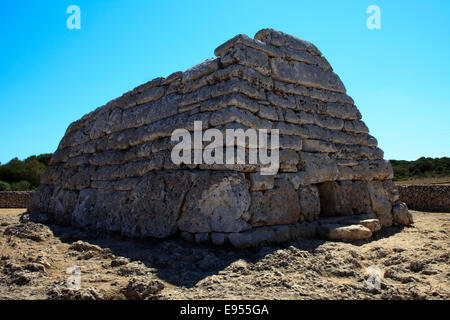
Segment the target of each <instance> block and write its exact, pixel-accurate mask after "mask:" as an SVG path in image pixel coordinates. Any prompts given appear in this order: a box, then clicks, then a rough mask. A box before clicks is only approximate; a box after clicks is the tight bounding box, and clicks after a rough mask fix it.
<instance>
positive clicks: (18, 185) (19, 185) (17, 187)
mask: <svg viewBox="0 0 450 320" xmlns="http://www.w3.org/2000/svg"><path fill="white" fill-rule="evenodd" d="M11 190H12V191H29V190H31V183H29V182H28V181H25V180H22V181H19V182H13V183H11Z"/></svg>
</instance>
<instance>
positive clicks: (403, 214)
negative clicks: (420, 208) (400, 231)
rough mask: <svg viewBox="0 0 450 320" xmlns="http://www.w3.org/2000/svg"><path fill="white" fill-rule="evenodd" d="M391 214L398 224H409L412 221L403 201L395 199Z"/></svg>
mask: <svg viewBox="0 0 450 320" xmlns="http://www.w3.org/2000/svg"><path fill="white" fill-rule="evenodd" d="M392 216H393V219H394V223H395V224H398V225H400V226H409V225H411V224H412V223H413V218H412V215H411V213H410V212H409V211H408V207H407V206H406V204H405V203H404V202H400V201H397V203H395V204H394V206H393V207H392Z"/></svg>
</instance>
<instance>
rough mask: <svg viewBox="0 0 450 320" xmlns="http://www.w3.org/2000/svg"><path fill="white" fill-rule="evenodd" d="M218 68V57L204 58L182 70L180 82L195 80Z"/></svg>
mask: <svg viewBox="0 0 450 320" xmlns="http://www.w3.org/2000/svg"><path fill="white" fill-rule="evenodd" d="M218 69H219V59H213V58H211V59H208V60H205V61H203V62H201V63H199V64H197V65H195V66H193V67H192V68H190V69H188V70H186V71H185V72H183V79H182V82H183V83H185V82H188V81H192V80H196V79H198V78H201V77H203V76H205V75H208V74H211V73H213V72H214V71H217V70H218Z"/></svg>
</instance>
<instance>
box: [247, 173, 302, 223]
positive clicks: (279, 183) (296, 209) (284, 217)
mask: <svg viewBox="0 0 450 320" xmlns="http://www.w3.org/2000/svg"><path fill="white" fill-rule="evenodd" d="M250 214H251V220H250V223H251V225H252V226H254V227H257V226H264V225H277V224H291V223H295V222H297V221H298V219H299V217H300V206H299V201H298V196H297V193H296V192H295V190H294V189H293V188H292V185H291V184H290V182H289V181H287V180H286V179H276V180H275V187H274V188H273V189H272V190H268V191H265V192H264V193H262V192H253V193H252V196H251V206H250Z"/></svg>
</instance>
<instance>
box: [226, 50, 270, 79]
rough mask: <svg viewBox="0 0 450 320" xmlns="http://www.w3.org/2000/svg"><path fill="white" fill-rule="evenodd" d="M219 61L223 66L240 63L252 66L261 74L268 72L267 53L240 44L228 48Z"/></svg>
mask: <svg viewBox="0 0 450 320" xmlns="http://www.w3.org/2000/svg"><path fill="white" fill-rule="evenodd" d="M220 62H221V63H222V64H223V65H225V66H227V65H230V64H235V63H240V64H242V65H245V66H247V67H251V68H254V69H255V70H257V71H259V72H261V73H262V74H265V75H268V74H270V67H269V58H268V57H267V55H266V54H265V53H264V52H262V51H259V50H255V49H252V48H249V47H246V46H244V45H241V44H237V45H236V46H234V47H233V48H230V49H229V50H228V51H227V52H226V53H225V54H223V55H222V57H221V59H220Z"/></svg>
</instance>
